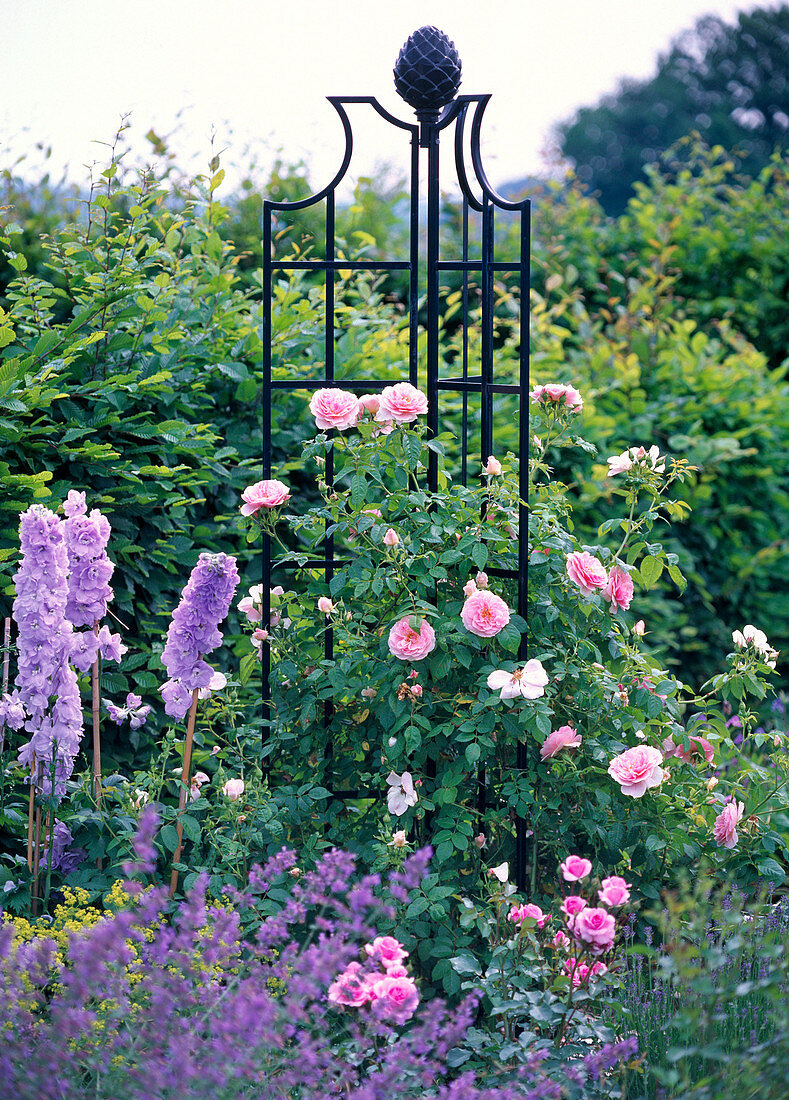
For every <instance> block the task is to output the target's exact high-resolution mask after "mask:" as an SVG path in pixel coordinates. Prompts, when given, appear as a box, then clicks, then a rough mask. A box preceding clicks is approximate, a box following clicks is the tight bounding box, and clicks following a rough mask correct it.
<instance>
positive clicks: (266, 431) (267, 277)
mask: <svg viewBox="0 0 789 1100" xmlns="http://www.w3.org/2000/svg"><path fill="white" fill-rule="evenodd" d="M271 216H272V209H271V203H270V202H269V201H268V200H267V199H264V200H263V272H262V274H263V341H262V342H263V362H262V368H263V386H262V388H263V392H262V395H261V396H262V400H261V416H262V418H263V431H262V437H263V438H262V451H261V456H260V461H261V465H262V467H263V471H262V472H263V478H264V479H268V478H270V477H271V309H272V294H273V288H272V285H271V259H272V257H271ZM260 561H261V576H260V583H261V604H262V607H261V625H262V624H264V623H265V625H266V627H270V624H271V536H270V535H269V534H266V533H264V534H263V537H262V546H261V548H260ZM260 676H261V700H262V703H263V726H262V730H261V742H262V744H261V748H263V749H265V748H266V744H265V742H266V741H267V740H268V736H267V731H268V724H269V722H270V720H271V685H270V677H271V650H270V648H269V644H268V641H262V642H261V643H260ZM262 770H263V775H264V776H265V777H266V778H268V775H269V773H270V770H271V760H270V759H269V757H268V755H267V754H266V755H264V756H263V761H262Z"/></svg>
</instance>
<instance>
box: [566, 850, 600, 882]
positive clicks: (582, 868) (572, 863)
mask: <svg viewBox="0 0 789 1100" xmlns="http://www.w3.org/2000/svg"><path fill="white" fill-rule="evenodd" d="M559 870H560V871H561V872H562V878H563V879H564V881H565V882H580V881H581V879H584V878H588V877H589V875H591V873H592V861H591V860H590V859H583V857H582V856H568V857H567V859H566V860H565V861H564V863H562V864H560V865H559Z"/></svg>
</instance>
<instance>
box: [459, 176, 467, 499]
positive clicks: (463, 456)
mask: <svg viewBox="0 0 789 1100" xmlns="http://www.w3.org/2000/svg"><path fill="white" fill-rule="evenodd" d="M463 263H464V264H467V263H468V199H467V198H466V196H465V195H464V196H463ZM461 304H462V309H461V316H462V319H463V321H462V323H463V361H462V366H463V372H462V377H463V381H464V382H466V381H467V380H468V271H467V269H466V268H465V267H464V268H463V284H462V291H461ZM462 400H463V415H462V418H461V438H460V483H461V485H468V392H467V391H466V388H465V386H464V387H463V399H462Z"/></svg>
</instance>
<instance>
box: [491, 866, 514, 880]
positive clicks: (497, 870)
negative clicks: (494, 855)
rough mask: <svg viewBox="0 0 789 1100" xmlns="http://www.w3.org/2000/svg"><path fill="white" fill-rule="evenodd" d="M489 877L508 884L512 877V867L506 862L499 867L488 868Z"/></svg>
mask: <svg viewBox="0 0 789 1100" xmlns="http://www.w3.org/2000/svg"><path fill="white" fill-rule="evenodd" d="M488 875H489V876H490V877H491V878H497V879H498V880H499V882H506V881H507V879H508V878H509V877H510V865H509V863H507V862H506V861H505V862H504V863H500V864H499V865H498V867H488Z"/></svg>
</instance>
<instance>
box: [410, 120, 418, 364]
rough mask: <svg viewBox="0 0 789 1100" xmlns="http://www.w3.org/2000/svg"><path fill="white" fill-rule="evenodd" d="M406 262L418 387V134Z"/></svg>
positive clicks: (414, 143)
mask: <svg viewBox="0 0 789 1100" xmlns="http://www.w3.org/2000/svg"><path fill="white" fill-rule="evenodd" d="M409 213H410V224H409V249H408V262H409V264H410V270H409V280H408V380H409V382H410V383H411V385H412V386H418V385H419V134H418V133H412V134H411V209H410V212H409Z"/></svg>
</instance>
